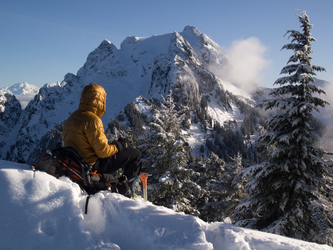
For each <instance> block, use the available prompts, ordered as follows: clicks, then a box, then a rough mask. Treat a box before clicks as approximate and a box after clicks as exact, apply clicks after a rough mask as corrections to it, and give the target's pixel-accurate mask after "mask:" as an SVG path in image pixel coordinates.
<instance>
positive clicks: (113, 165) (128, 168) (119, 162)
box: [94, 148, 141, 180]
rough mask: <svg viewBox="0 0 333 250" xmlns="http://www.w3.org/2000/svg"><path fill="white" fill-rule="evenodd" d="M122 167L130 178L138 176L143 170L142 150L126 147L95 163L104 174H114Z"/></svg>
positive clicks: (97, 168)
mask: <svg viewBox="0 0 333 250" xmlns="http://www.w3.org/2000/svg"><path fill="white" fill-rule="evenodd" d="M120 168H121V169H123V171H124V175H126V177H127V179H128V180H131V179H133V178H134V177H136V176H137V175H138V174H139V173H140V170H141V152H140V151H139V150H137V149H135V148H125V149H123V150H122V151H120V152H118V153H117V154H115V155H113V156H111V157H108V158H100V159H98V160H97V162H96V164H95V165H94V169H96V170H97V171H99V172H100V173H103V174H104V173H106V174H114V173H115V172H116V171H117V170H118V169H120Z"/></svg>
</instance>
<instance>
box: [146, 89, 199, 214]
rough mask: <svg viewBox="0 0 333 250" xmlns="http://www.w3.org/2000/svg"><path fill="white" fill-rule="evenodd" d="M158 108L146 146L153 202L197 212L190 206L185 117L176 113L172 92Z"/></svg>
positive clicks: (190, 185)
mask: <svg viewBox="0 0 333 250" xmlns="http://www.w3.org/2000/svg"><path fill="white" fill-rule="evenodd" d="M163 101H164V104H163V103H162V104H161V107H160V108H156V109H155V111H154V114H153V121H152V122H151V123H150V132H151V134H150V135H149V137H148V141H147V142H146V144H145V146H146V147H145V153H146V159H145V166H146V168H148V171H149V172H150V173H152V174H153V176H152V177H151V178H150V179H151V181H150V183H151V184H152V185H150V187H151V188H150V190H149V192H150V196H151V197H150V200H151V201H152V202H153V203H154V204H157V205H163V206H166V207H170V208H173V209H174V210H176V211H183V212H187V213H192V214H193V213H195V211H193V209H192V208H191V204H190V199H189V198H190V190H191V188H192V183H191V180H190V176H191V173H192V172H191V171H190V170H189V169H187V168H186V166H187V162H188V154H189V152H188V151H189V150H187V148H186V147H185V144H186V139H185V138H184V137H183V136H182V133H181V124H182V122H183V120H184V115H183V114H181V113H180V112H178V111H177V110H176V105H175V102H174V99H173V97H172V92H170V94H169V95H168V98H167V99H164V98H163Z"/></svg>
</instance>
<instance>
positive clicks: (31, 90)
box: [0, 82, 39, 109]
mask: <svg viewBox="0 0 333 250" xmlns="http://www.w3.org/2000/svg"><path fill="white" fill-rule="evenodd" d="M38 91H39V88H38V87H37V86H34V85H31V84H28V83H26V82H22V83H16V84H14V85H13V86H11V87H6V88H0V95H4V94H6V93H9V94H12V95H15V97H16V98H17V99H18V100H19V101H20V103H21V106H22V109H24V108H25V107H26V106H27V105H28V103H29V102H30V101H31V100H32V99H33V98H34V96H35V95H36V94H37V93H38Z"/></svg>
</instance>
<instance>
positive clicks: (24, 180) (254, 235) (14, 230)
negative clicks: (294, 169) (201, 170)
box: [0, 161, 332, 250]
mask: <svg viewBox="0 0 333 250" xmlns="http://www.w3.org/2000/svg"><path fill="white" fill-rule="evenodd" d="M0 188H1V190H2V195H1V196H0V199H1V206H0V214H1V216H0V230H1V234H0V242H1V243H0V244H1V249H3V248H4V249H228V250H233V249H237V250H238V249H265V250H266V249H332V248H330V247H328V246H323V245H318V244H314V243H308V242H304V241H299V240H295V239H290V238H286V237H282V236H277V235H273V234H267V233H262V232H258V231H254V230H248V229H243V228H239V227H235V226H233V225H230V224H226V223H221V222H216V223H210V224H209V223H205V222H203V221H202V220H200V219H198V218H197V217H194V216H189V215H185V214H183V213H176V212H174V211H172V210H170V209H167V208H164V207H159V206H154V205H153V204H151V203H150V202H144V201H142V200H131V199H127V198H125V197H123V196H121V195H118V194H111V193H109V192H100V193H98V194H95V195H93V196H91V198H90V200H89V206H88V213H87V214H84V212H83V211H84V206H85V201H86V196H85V195H83V194H82V192H81V190H80V188H79V187H78V186H77V185H76V184H74V183H72V182H71V181H70V180H68V179H67V178H65V177H63V178H60V179H59V180H58V179H56V178H54V177H52V176H50V175H48V174H46V173H43V172H39V171H32V170H29V167H28V166H27V165H25V164H17V163H12V162H5V161H0Z"/></svg>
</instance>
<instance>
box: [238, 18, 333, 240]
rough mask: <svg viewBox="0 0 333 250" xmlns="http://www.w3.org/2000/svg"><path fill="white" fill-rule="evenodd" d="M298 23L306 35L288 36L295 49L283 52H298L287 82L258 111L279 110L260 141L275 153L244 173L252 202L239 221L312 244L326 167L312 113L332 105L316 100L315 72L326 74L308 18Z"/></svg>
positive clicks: (245, 205) (291, 32)
mask: <svg viewBox="0 0 333 250" xmlns="http://www.w3.org/2000/svg"><path fill="white" fill-rule="evenodd" d="M297 17H298V19H299V21H300V23H301V28H302V31H296V30H288V31H287V33H286V35H287V34H289V38H291V43H289V44H286V45H284V46H283V47H282V49H287V50H292V51H294V54H293V55H292V56H291V57H290V59H289V60H288V62H287V66H285V67H284V68H283V69H282V71H281V74H288V76H285V77H281V78H279V79H277V80H276V81H275V83H274V84H275V85H280V87H278V88H276V89H274V90H273V91H272V93H271V94H270V95H271V96H272V97H273V98H272V99H270V100H265V101H264V102H262V103H261V104H260V105H259V106H260V107H262V108H265V109H266V110H268V109H276V115H274V116H272V117H271V118H269V119H268V120H267V121H266V124H267V131H268V132H267V133H265V134H263V135H262V136H261V137H260V138H259V142H260V143H261V145H263V146H264V147H265V148H266V149H268V150H271V151H270V152H269V153H268V156H269V158H268V159H267V161H266V162H262V163H261V164H258V165H254V166H250V167H249V168H247V169H245V170H243V171H242V174H243V175H244V176H245V178H247V184H246V190H247V192H248V193H249V199H247V200H245V201H244V202H242V203H241V204H240V205H239V206H238V207H237V210H236V213H235V219H236V220H237V223H236V224H237V225H241V226H245V227H250V228H255V229H259V230H263V231H267V232H271V233H276V234H280V235H285V236H289V237H293V238H298V239H305V240H312V239H313V237H312V234H316V233H317V232H318V231H315V230H318V228H319V225H318V223H317V221H316V219H315V218H314V217H313V216H312V211H311V204H312V202H313V201H314V200H316V199H318V196H319V191H320V189H321V187H322V185H323V183H324V182H323V172H324V167H325V163H324V162H323V161H322V159H321V157H320V154H319V150H318V148H316V147H315V146H314V145H313V141H314V136H313V130H314V129H313V125H312V124H313V121H314V116H313V115H312V112H313V111H315V110H316V111H318V107H324V106H325V105H326V104H327V102H326V101H325V100H323V99H321V98H319V97H316V96H319V95H317V94H324V91H323V90H322V89H320V88H319V87H317V86H315V85H314V84H313V83H314V81H315V78H314V77H315V75H316V73H315V72H316V71H323V70H325V69H324V68H323V67H320V66H316V65H313V64H311V60H312V57H311V56H310V54H312V53H313V51H312V49H311V43H312V42H313V41H316V39H315V38H313V37H312V36H311V33H310V29H311V28H312V25H311V24H310V23H309V17H308V15H307V14H306V13H305V12H300V14H299V15H297Z"/></svg>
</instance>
